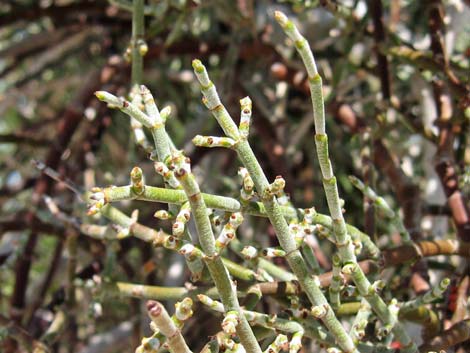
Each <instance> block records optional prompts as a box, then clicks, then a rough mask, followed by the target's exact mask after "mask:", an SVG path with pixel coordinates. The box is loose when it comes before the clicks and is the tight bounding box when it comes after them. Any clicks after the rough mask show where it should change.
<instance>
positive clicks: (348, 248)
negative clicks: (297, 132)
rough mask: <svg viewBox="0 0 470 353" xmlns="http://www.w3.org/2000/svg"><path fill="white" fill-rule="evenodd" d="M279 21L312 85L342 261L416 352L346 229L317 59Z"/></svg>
mask: <svg viewBox="0 0 470 353" xmlns="http://www.w3.org/2000/svg"><path fill="white" fill-rule="evenodd" d="M275 17H276V20H277V21H278V22H279V24H280V25H281V27H282V28H283V30H284V32H285V33H286V34H287V36H288V37H289V38H291V39H292V40H293V41H294V44H295V47H296V49H297V51H298V53H299V54H300V56H301V58H302V61H303V62H304V65H305V67H306V69H307V73H308V76H309V80H308V81H309V86H310V93H311V98H312V106H313V114H314V123H315V144H316V147H317V156H318V160H319V162H320V169H321V172H322V176H323V186H324V189H325V195H326V199H327V203H328V208H329V210H330V214H331V217H332V219H333V229H334V234H335V237H336V245H337V246H338V251H339V255H340V257H341V260H342V262H343V264H345V265H346V266H350V267H349V268H348V272H349V274H350V275H351V277H352V279H353V281H354V283H355V284H356V287H357V289H358V290H359V293H360V294H361V295H362V296H363V297H364V298H366V299H367V300H368V302H369V303H370V305H371V307H372V309H373V311H374V312H375V313H376V314H377V316H378V317H379V318H380V319H381V320H382V321H383V323H384V325H387V326H391V327H393V332H394V334H395V336H396V339H397V340H399V341H400V342H401V343H402V344H403V345H404V347H405V348H404V351H406V352H416V351H417V347H416V345H415V343H414V342H413V341H412V340H411V338H410V337H409V336H408V334H407V332H406V331H405V329H404V328H403V326H402V325H401V324H400V323H398V322H397V320H396V317H395V316H394V315H393V314H392V313H391V312H390V310H389V308H388V307H387V305H386V304H385V302H384V301H383V299H382V298H380V297H379V296H378V294H377V293H376V292H375V291H374V290H373V289H372V286H371V283H370V282H369V280H368V279H367V277H366V276H365V274H364V272H363V271H362V269H361V268H360V267H359V266H358V265H357V260H356V255H355V253H354V247H353V246H352V242H351V237H350V235H349V234H348V232H347V228H346V223H345V221H344V217H343V212H342V209H341V202H340V198H339V193H338V186H337V183H336V178H335V176H334V174H333V168H332V165H331V161H330V159H329V156H328V137H327V135H326V130H325V107H324V100H323V92H322V79H321V77H320V75H319V74H318V70H317V67H316V65H315V60H314V58H313V54H312V51H311V49H310V46H309V44H308V42H307V40H305V38H304V37H303V36H302V35H301V34H300V33H299V31H298V30H297V28H296V27H295V25H294V23H293V22H292V21H290V20H289V19H288V18H287V17H286V16H285V15H284V14H283V13H281V12H279V11H276V13H275Z"/></svg>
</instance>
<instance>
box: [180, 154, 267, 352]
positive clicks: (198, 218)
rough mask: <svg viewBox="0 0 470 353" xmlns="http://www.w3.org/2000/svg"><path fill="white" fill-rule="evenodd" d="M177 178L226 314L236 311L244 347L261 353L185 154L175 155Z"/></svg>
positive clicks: (248, 350)
mask: <svg viewBox="0 0 470 353" xmlns="http://www.w3.org/2000/svg"><path fill="white" fill-rule="evenodd" d="M172 164H173V167H174V168H175V172H174V173H175V175H176V177H177V178H178V180H179V182H180V183H181V185H182V186H183V189H184V191H185V192H186V194H187V197H188V200H189V203H190V205H191V210H192V214H193V217H194V221H195V223H196V229H197V231H198V234H199V241H200V243H201V247H202V249H203V251H204V253H205V255H206V258H205V262H206V264H207V268H208V269H209V272H210V274H211V277H212V279H213V280H214V283H215V286H216V287H217V290H218V291H219V294H220V298H221V300H222V303H223V304H224V309H225V313H229V312H236V313H237V314H238V320H239V322H238V325H237V326H236V332H237V334H238V336H239V337H240V341H241V342H242V344H243V347H244V348H245V350H246V351H247V352H248V353H261V348H260V346H259V344H258V341H257V340H256V337H255V335H254V334H253V331H252V330H251V327H250V325H249V324H248V321H247V320H246V318H245V316H244V315H243V312H242V310H241V308H240V304H239V302H238V298H237V292H236V288H235V286H234V285H233V284H232V281H231V279H230V276H229V273H228V271H227V268H226V267H225V265H224V264H223V262H222V259H221V257H220V255H219V254H218V253H217V251H216V245H215V238H214V234H213V232H212V226H211V223H210V220H209V216H208V213H207V207H206V204H205V202H204V199H203V197H202V194H201V191H200V189H199V185H198V184H197V182H196V179H195V177H194V175H193V174H192V173H191V170H190V167H189V163H188V160H187V159H186V158H185V157H184V156H183V155H182V154H181V153H179V154H175V155H174V156H173V158H172Z"/></svg>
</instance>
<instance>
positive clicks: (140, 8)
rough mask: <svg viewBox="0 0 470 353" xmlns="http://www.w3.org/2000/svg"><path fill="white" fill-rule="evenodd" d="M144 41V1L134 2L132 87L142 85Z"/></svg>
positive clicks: (136, 0)
mask: <svg viewBox="0 0 470 353" xmlns="http://www.w3.org/2000/svg"><path fill="white" fill-rule="evenodd" d="M143 39H144V0H133V4H132V38H131V55H132V59H131V60H132V76H131V83H132V86H134V85H136V84H137V85H139V84H142V77H143V70H144V57H143V55H142V52H141V49H140V45H141V42H140V41H143ZM144 54H145V53H144Z"/></svg>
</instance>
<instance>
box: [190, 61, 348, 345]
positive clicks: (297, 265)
mask: <svg viewBox="0 0 470 353" xmlns="http://www.w3.org/2000/svg"><path fill="white" fill-rule="evenodd" d="M193 68H194V72H195V74H196V76H197V78H198V80H199V82H200V84H201V87H202V93H203V95H204V103H205V104H206V106H207V107H208V108H209V109H210V110H211V112H212V114H213V115H214V117H215V119H216V120H217V122H218V123H219V125H220V126H221V128H222V130H223V131H224V132H225V134H226V135H227V136H228V137H230V138H232V139H234V140H235V141H236V144H235V145H234V146H233V149H235V151H237V153H238V157H239V158H240V160H241V161H242V163H243V165H244V166H245V167H246V169H247V170H248V172H249V173H250V176H251V178H252V179H253V182H254V184H255V187H256V189H257V191H258V194H259V195H261V201H262V202H263V204H264V207H265V210H266V214H267V215H268V218H269V220H270V222H271V224H272V225H273V228H274V230H275V232H276V236H277V238H278V240H279V244H280V245H281V247H282V249H283V250H284V251H285V252H286V259H287V262H288V263H289V265H290V267H291V268H292V271H293V272H294V274H295V275H296V276H297V278H298V280H299V282H300V284H301V286H302V288H303V289H304V291H305V293H306V294H307V296H308V298H309V299H310V301H311V302H312V304H314V305H315V307H322V308H323V309H324V315H322V318H321V319H322V321H323V323H324V324H325V325H326V326H327V327H328V329H329V330H330V332H331V333H332V334H333V335H334V337H335V339H336V340H337V342H338V344H339V345H340V346H341V348H342V349H343V350H344V351H345V352H347V353H351V352H357V349H356V347H355V346H354V343H353V342H352V340H351V338H350V337H349V335H348V333H347V332H346V331H345V330H344V328H343V326H342V325H341V323H340V322H339V321H338V319H337V318H336V316H335V314H334V312H333V309H332V308H331V307H330V305H329V304H328V301H327V300H326V298H325V296H324V295H323V293H322V291H321V289H320V283H319V280H318V278H317V277H312V276H311V274H310V272H309V270H308V267H307V264H306V262H305V260H304V259H303V257H302V255H301V253H300V251H299V250H298V247H297V243H296V241H295V239H294V237H293V236H292V235H291V234H290V231H289V226H288V224H287V221H286V220H285V218H284V217H283V215H282V212H281V206H280V205H279V203H278V201H277V199H276V197H274V196H273V195H272V194H269V193H267V192H265V191H267V190H268V189H269V182H268V179H267V178H266V175H265V174H264V172H263V169H262V168H261V166H260V164H259V162H258V160H257V159H256V156H255V154H254V153H253V150H252V149H251V147H250V145H249V143H248V141H247V139H246V137H245V136H242V135H241V134H240V133H239V130H238V128H237V126H236V125H235V123H234V121H233V119H232V117H231V116H230V114H229V113H228V111H227V110H226V109H225V107H224V106H223V104H222V103H221V101H220V98H219V96H218V94H217V91H216V88H215V86H214V84H213V83H212V82H211V81H210V79H209V76H208V74H207V71H206V68H205V67H204V65H202V63H201V62H200V61H199V60H194V61H193Z"/></svg>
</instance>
